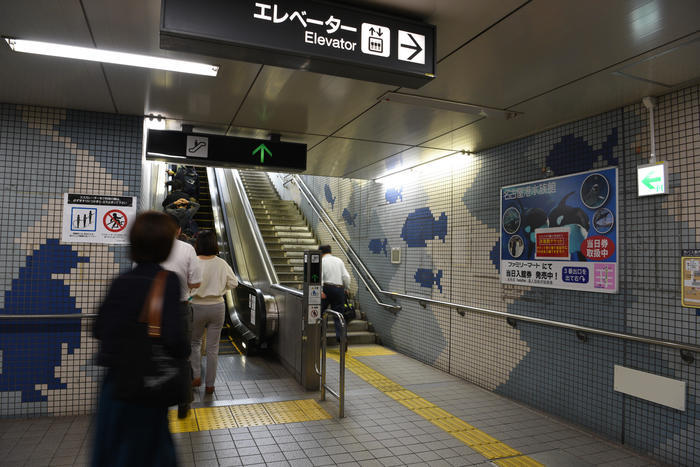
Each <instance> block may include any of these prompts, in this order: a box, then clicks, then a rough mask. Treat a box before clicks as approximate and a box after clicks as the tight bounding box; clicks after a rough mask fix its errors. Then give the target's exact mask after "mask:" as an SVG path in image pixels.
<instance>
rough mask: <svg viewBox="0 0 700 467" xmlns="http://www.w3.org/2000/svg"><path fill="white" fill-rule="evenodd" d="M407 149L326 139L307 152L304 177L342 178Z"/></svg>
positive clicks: (381, 144)
mask: <svg viewBox="0 0 700 467" xmlns="http://www.w3.org/2000/svg"><path fill="white" fill-rule="evenodd" d="M406 149H408V146H402V145H398V144H384V143H372V142H369V141H358V140H352V139H345V138H334V137H329V138H326V139H325V140H324V141H323V142H322V143H320V144H318V145H316V146H314V147H312V148H311V149H309V152H308V154H307V159H306V160H307V162H306V166H307V170H306V172H305V173H307V174H310V175H329V176H332V177H343V176H345V175H346V174H348V173H350V172H353V171H355V170H358V169H361V168H363V167H365V166H368V165H370V164H373V163H375V162H377V161H379V160H382V159H385V158H386V157H388V156H390V155H392V154H396V153H398V152H401V151H404V150H406Z"/></svg>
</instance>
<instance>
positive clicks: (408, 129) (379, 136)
mask: <svg viewBox="0 0 700 467" xmlns="http://www.w3.org/2000/svg"><path fill="white" fill-rule="evenodd" d="M478 118H480V117H478V116H475V115H467V114H464V113H461V112H448V111H444V110H438V109H432V108H428V107H418V106H415V105H409V104H402V103H398V102H387V101H381V102H380V103H379V104H377V105H376V106H374V107H372V109H370V110H369V111H367V112H365V113H364V114H362V115H361V116H360V117H358V118H357V119H356V120H354V121H352V122H351V123H349V124H348V125H347V126H345V127H344V128H343V129H342V130H340V131H338V132H337V133H336V134H335V135H334V136H344V137H348V138H356V139H366V140H372V141H379V142H384V143H394V144H409V145H418V144H420V143H423V142H424V141H427V140H430V139H433V138H435V137H436V136H439V135H442V134H444V133H446V132H448V131H452V130H454V129H456V128H459V127H462V126H464V125H466V124H467V123H470V122H473V121H475V120H477V119H478Z"/></svg>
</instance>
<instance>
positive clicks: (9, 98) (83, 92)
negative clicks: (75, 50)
mask: <svg viewBox="0 0 700 467" xmlns="http://www.w3.org/2000/svg"><path fill="white" fill-rule="evenodd" d="M0 64H2V65H1V66H0V83H1V84H0V102H10V103H17V104H32V105H45V106H49V107H62V108H68V109H79V110H93V111H96V112H114V106H113V105H112V101H111V99H110V97H109V91H108V89H107V86H106V84H105V80H104V77H103V75H102V70H101V69H100V65H99V64H97V63H92V62H79V61H75V60H67V59H63V58H55V57H43V56H40V55H31V54H25V53H16V52H12V50H11V49H10V48H9V47H8V46H7V44H5V43H4V41H3V43H2V44H0Z"/></svg>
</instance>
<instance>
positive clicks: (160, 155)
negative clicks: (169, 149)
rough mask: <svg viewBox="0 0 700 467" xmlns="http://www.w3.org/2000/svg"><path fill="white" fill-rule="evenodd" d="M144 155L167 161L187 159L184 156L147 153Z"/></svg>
mask: <svg viewBox="0 0 700 467" xmlns="http://www.w3.org/2000/svg"><path fill="white" fill-rule="evenodd" d="M146 155H148V156H153V157H165V158H168V159H187V158H186V157H185V156H174V155H172V154H163V153H162V152H147V153H146Z"/></svg>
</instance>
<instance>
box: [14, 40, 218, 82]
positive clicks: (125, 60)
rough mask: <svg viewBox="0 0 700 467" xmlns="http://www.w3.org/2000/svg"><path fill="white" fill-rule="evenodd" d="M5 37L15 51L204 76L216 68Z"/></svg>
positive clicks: (201, 64)
mask: <svg viewBox="0 0 700 467" xmlns="http://www.w3.org/2000/svg"><path fill="white" fill-rule="evenodd" d="M5 41H7V44H8V45H9V46H10V48H11V49H12V50H14V51H15V52H26V53H30V54H39V55H51V56H54V57H63V58H74V59H77V60H90V61H93V62H103V63H114V64H117V65H129V66H138V67H142V68H154V69H156V70H166V71H177V72H180V73H192V74H195V75H204V76H216V74H217V73H218V72H219V67H218V66H216V65H207V64H205V63H195V62H187V61H184V60H173V59H170V58H163V57H153V56H149V55H138V54H130V53H126V52H115V51H112V50H100V49H92V48H89V47H75V46H72V45H63V44H53V43H51V42H38V41H27V40H24V39H11V38H5Z"/></svg>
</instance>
